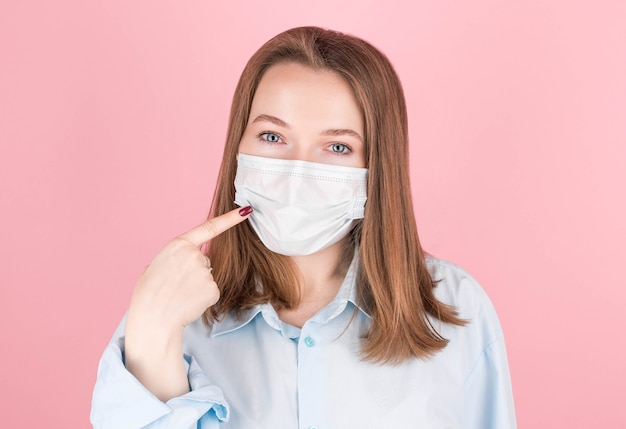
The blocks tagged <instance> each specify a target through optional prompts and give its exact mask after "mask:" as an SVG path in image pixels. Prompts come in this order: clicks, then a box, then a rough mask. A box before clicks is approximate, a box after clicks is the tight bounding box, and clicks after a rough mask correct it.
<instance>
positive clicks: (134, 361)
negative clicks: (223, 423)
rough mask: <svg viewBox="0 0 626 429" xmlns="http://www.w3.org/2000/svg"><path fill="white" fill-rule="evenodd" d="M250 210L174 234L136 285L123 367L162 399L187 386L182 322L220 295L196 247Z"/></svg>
mask: <svg viewBox="0 0 626 429" xmlns="http://www.w3.org/2000/svg"><path fill="white" fill-rule="evenodd" d="M251 212H252V210H251V208H250V207H246V208H243V209H235V210H233V211H230V212H228V213H225V214H223V215H221V216H218V217H215V218H213V219H210V220H208V221H206V222H204V223H203V224H201V225H198V226H197V227H195V228H194V229H192V230H190V231H188V232H186V233H184V234H182V235H180V236H178V237H176V238H174V239H173V240H172V241H170V242H169V243H168V244H166V245H165V247H164V248H163V249H161V251H160V252H159V253H158V254H157V255H156V257H155V258H154V260H153V261H152V262H151V263H150V265H148V267H146V269H145V270H144V272H143V273H142V275H141V277H140V278H139V280H138V281H137V283H136V285H135V290H134V291H133V297H132V299H131V304H130V308H129V310H128V316H127V318H126V338H125V349H126V350H125V362H126V368H127V369H128V370H129V371H130V372H131V373H133V374H134V375H135V377H136V378H137V379H138V380H139V381H140V382H141V383H143V384H144V386H146V387H147V388H148V389H149V390H150V391H151V392H152V393H154V394H155V395H156V396H157V397H159V399H161V400H163V401H166V400H168V399H170V398H172V397H174V396H178V395H180V394H183V393H185V392H186V391H188V389H189V385H188V382H187V377H186V373H185V368H184V362H183V358H182V333H183V328H184V327H185V326H187V325H189V324H190V323H192V322H194V321H195V320H196V319H198V318H199V317H200V316H201V315H202V313H204V311H205V310H206V309H207V308H209V307H210V306H212V305H213V304H215V303H216V302H217V300H218V299H219V296H220V292H219V289H218V287H217V284H216V283H215V281H213V275H212V274H211V269H210V268H211V262H210V261H209V258H208V257H207V256H205V255H204V254H203V253H202V252H201V251H200V248H201V247H202V245H203V244H205V243H207V242H208V241H210V240H211V239H213V238H214V237H216V236H217V235H219V234H221V233H222V232H224V231H226V230H228V229H229V228H232V227H233V226H235V225H237V224H239V223H241V222H243V221H244V220H245V219H246V218H247V217H248V216H249V214H250V213H251Z"/></svg>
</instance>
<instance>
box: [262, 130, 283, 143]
mask: <svg viewBox="0 0 626 429" xmlns="http://www.w3.org/2000/svg"><path fill="white" fill-rule="evenodd" d="M259 138H261V140H265V141H266V142H268V143H280V140H281V139H280V136H279V135H278V134H275V133H270V132H267V131H266V132H262V133H261V134H259Z"/></svg>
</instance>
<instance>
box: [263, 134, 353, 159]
mask: <svg viewBox="0 0 626 429" xmlns="http://www.w3.org/2000/svg"><path fill="white" fill-rule="evenodd" d="M268 134H272V135H275V136H277V137H278V138H279V139H280V140H281V141H277V142H272V141H269V140H267V138H266V137H267V135H268ZM257 139H258V140H260V141H261V142H262V143H265V144H271V145H274V144H280V143H283V142H284V140H285V139H284V137H283V136H281V135H280V134H278V133H275V132H273V131H262V132H260V133H259V134H257ZM335 145H341V146H343V147H345V148H346V150H345V151H344V152H335V151H333V150H331V151H330V152H331V153H332V154H333V155H336V156H348V155H350V154H352V148H351V147H350V146H349V145H347V144H345V143H331V144H330V145H329V146H328V147H332V146H335Z"/></svg>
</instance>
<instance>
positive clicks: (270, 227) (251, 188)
mask: <svg viewBox="0 0 626 429" xmlns="http://www.w3.org/2000/svg"><path fill="white" fill-rule="evenodd" d="M366 186H367V168H355V167H343V166H337V165H329V164H320V163H316V162H308V161H299V160H285V159H274V158H263V157H258V156H252V155H245V154H242V153H240V154H239V155H238V167H237V175H236V177H235V191H236V193H235V203H236V204H238V205H239V206H242V207H245V206H248V205H250V206H252V208H253V209H254V211H253V212H252V215H251V216H250V218H249V221H250V223H251V225H252V228H254V230H255V231H256V233H257V235H258V236H259V238H260V239H261V241H262V242H263V244H265V246H266V247H267V248H268V249H270V250H271V251H273V252H276V253H280V254H282V255H288V256H297V255H310V254H312V253H315V252H318V251H320V250H322V249H325V248H326V247H329V246H331V245H333V244H335V243H337V242H338V241H339V240H341V239H342V238H343V237H345V236H346V235H347V234H348V232H350V229H351V228H352V225H353V221H354V219H361V218H362V217H363V213H364V211H365V209H364V207H365V200H367V189H366Z"/></svg>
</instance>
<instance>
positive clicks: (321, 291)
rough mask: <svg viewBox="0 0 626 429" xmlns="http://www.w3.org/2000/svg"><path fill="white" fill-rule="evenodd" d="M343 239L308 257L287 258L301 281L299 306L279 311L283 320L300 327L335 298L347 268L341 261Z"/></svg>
mask: <svg viewBox="0 0 626 429" xmlns="http://www.w3.org/2000/svg"><path fill="white" fill-rule="evenodd" d="M345 240H346V239H344V240H341V241H340V242H338V243H335V244H334V245H332V246H330V247H327V248H326V249H323V250H320V251H319V252H317V253H314V254H312V255H306V256H292V257H291V260H292V261H293V262H294V264H295V266H296V267H297V268H298V271H299V274H300V278H301V281H300V303H299V304H298V306H297V307H296V308H292V309H281V310H279V312H278V314H279V316H280V318H281V319H282V320H283V321H285V322H287V323H291V324H293V325H296V326H299V327H302V325H304V323H305V322H306V321H307V320H308V319H309V318H310V317H311V316H313V315H314V314H315V313H317V312H318V311H319V310H321V309H322V308H323V307H324V306H326V305H327V304H328V303H329V302H330V301H332V300H333V298H334V297H335V296H336V295H337V292H338V291H339V288H340V287H341V284H342V283H343V279H344V278H345V276H346V273H347V271H348V267H349V265H350V263H349V261H348V262H346V261H344V260H343V252H344V249H345V247H344V246H345V245H346V243H345Z"/></svg>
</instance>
